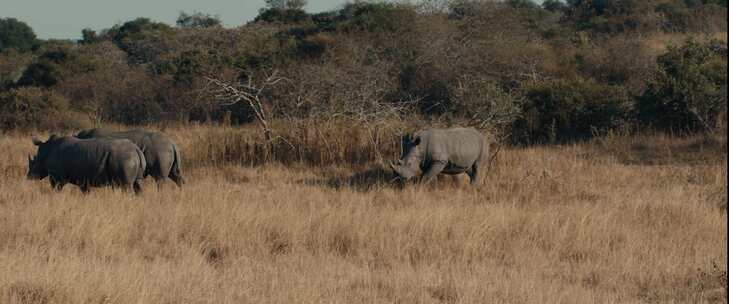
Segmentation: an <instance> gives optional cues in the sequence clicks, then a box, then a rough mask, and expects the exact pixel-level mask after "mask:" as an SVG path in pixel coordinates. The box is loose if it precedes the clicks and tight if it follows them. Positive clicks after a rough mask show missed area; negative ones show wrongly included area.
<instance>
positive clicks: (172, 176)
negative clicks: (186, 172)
mask: <svg viewBox="0 0 729 304" xmlns="http://www.w3.org/2000/svg"><path fill="white" fill-rule="evenodd" d="M170 179H171V180H172V181H173V182H175V184H176V185H177V187H180V188H182V185H183V184H184V183H185V179H184V178H182V176H180V175H179V174H170Z"/></svg>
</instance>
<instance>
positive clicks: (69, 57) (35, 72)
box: [17, 41, 103, 87]
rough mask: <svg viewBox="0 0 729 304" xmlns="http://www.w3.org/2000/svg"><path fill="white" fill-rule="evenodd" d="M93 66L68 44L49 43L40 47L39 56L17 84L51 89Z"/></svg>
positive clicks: (91, 61)
mask: <svg viewBox="0 0 729 304" xmlns="http://www.w3.org/2000/svg"><path fill="white" fill-rule="evenodd" d="M102 60H103V59H102ZM95 65H96V62H94V61H93V60H92V58H89V57H87V56H83V55H82V54H79V52H78V49H77V48H75V47H74V46H73V45H72V44H71V43H70V42H67V41H49V42H46V43H44V45H43V46H42V47H41V49H40V55H39V56H38V57H37V58H36V60H35V61H34V62H33V63H32V64H30V65H29V66H28V67H27V68H26V70H25V72H24V73H23V75H22V76H21V77H20V79H18V83H17V84H18V85H19V86H41V87H52V86H54V85H56V84H57V83H58V82H60V81H62V80H63V79H65V78H70V77H73V76H75V75H79V74H83V73H87V72H89V71H92V70H94V69H95Z"/></svg>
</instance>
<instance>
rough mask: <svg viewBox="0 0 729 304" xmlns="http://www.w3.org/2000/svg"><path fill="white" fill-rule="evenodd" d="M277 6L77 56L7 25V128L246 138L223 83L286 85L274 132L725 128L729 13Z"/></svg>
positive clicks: (565, 137) (1, 73) (592, 2)
mask: <svg viewBox="0 0 729 304" xmlns="http://www.w3.org/2000/svg"><path fill="white" fill-rule="evenodd" d="M267 2H268V3H269V6H268V7H267V8H265V9H262V10H261V11H260V12H259V14H258V16H257V17H256V19H255V20H253V21H251V22H249V23H247V24H245V25H243V26H240V27H237V28H223V27H222V26H221V22H220V20H219V19H217V18H216V17H214V16H210V15H207V14H203V13H193V14H186V13H182V14H181V15H180V17H179V18H178V20H177V23H176V25H175V26H170V25H167V24H164V23H160V22H155V21H153V20H149V19H145V18H138V19H135V20H131V21H128V22H125V23H123V24H118V25H114V26H112V27H110V28H108V29H105V30H102V31H99V32H95V31H93V30H90V29H86V30H84V31H83V32H82V34H83V38H82V39H81V40H79V41H65V40H47V41H38V40H37V39H36V38H35V35H34V34H33V30H32V29H31V28H30V27H28V26H27V25H26V24H25V23H23V22H21V21H18V20H15V19H12V18H7V19H0V129H2V130H13V129H19V128H21V129H22V128H36V129H59V128H79V127H85V126H89V125H91V124H95V123H100V122H116V123H123V124H148V123H156V122H160V121H182V122H187V121H201V122H211V121H215V122H225V123H233V124H239V123H248V122H251V121H252V120H254V119H255V115H254V113H253V112H252V111H251V109H250V107H249V106H248V104H246V103H239V104H235V105H228V104H222V103H220V102H219V98H218V97H220V93H221V91H220V90H219V88H218V87H216V86H214V85H211V82H210V79H211V78H214V79H218V80H222V81H225V82H229V83H238V82H241V83H246V84H250V86H251V87H253V88H260V87H262V86H263V85H262V82H263V81H264V80H265V79H266V77H267V76H268V75H271V74H272V73H274V72H275V73H276V75H280V76H281V77H283V80H282V81H280V82H278V83H276V84H275V85H272V86H268V87H266V89H265V90H264V91H262V92H261V97H262V98H261V100H262V102H263V109H264V110H265V111H266V112H267V114H268V115H269V117H271V119H274V120H298V121H301V120H312V121H317V120H334V119H338V120H351V121H355V122H358V123H364V124H371V123H378V122H382V121H387V120H408V119H417V120H423V121H430V122H437V123H439V124H459V125H463V124H468V125H472V126H476V127H479V128H484V129H492V130H493V129H496V130H499V131H500V132H501V133H503V134H507V135H508V136H509V138H510V140H511V141H512V142H514V143H519V144H532V143H546V142H566V141H572V140H579V139H584V138H589V137H591V136H593V135H595V134H601V133H604V132H607V131H610V130H621V131H622V130H625V131H630V130H635V129H638V128H640V129H658V130H668V131H674V132H696V131H707V130H709V129H711V128H713V126H714V125H715V124H716V123H717V121H716V120H717V119H718V118H717V117H718V116H720V114H721V113H725V112H726V103H727V102H726V97H727V91H726V88H727V78H726V77H727V47H726V31H727V3H726V1H725V0H616V1H605V0H570V1H568V2H567V3H564V2H561V1H556V0H547V1H544V2H543V4H542V5H537V4H535V3H534V2H531V1H529V0H507V1H478V0H454V1H447V0H427V1H422V2H421V3H418V4H400V3H391V2H368V1H358V2H355V3H349V4H346V5H344V6H343V7H341V8H340V9H337V10H333V11H330V12H325V13H318V14H310V13H308V12H306V11H304V10H302V8H301V7H302V6H301V5H297V6H294V7H292V6H286V5H283V6H281V5H271V3H272V2H275V1H267ZM298 2H301V1H298ZM298 2H297V3H298ZM284 3H285V1H284Z"/></svg>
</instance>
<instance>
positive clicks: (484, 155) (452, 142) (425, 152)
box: [390, 128, 489, 185]
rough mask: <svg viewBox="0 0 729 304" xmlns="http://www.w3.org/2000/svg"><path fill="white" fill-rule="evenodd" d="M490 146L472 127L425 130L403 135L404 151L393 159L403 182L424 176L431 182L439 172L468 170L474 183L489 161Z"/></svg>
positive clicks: (396, 173) (397, 174)
mask: <svg viewBox="0 0 729 304" xmlns="http://www.w3.org/2000/svg"><path fill="white" fill-rule="evenodd" d="M488 149H489V145H488V143H487V141H486V138H485V136H484V135H483V134H481V133H480V132H478V131H476V129H473V128H450V129H426V130H421V131H418V132H415V133H414V134H413V135H412V136H405V137H404V138H403V151H402V152H403V153H402V157H401V158H400V159H399V160H398V161H397V163H392V162H390V167H391V168H392V170H393V171H394V173H395V175H396V176H397V177H398V178H399V179H401V180H404V181H407V180H410V179H413V178H415V177H421V178H420V181H421V182H423V183H428V182H430V181H431V180H432V179H433V178H435V177H436V175H438V174H439V173H445V174H451V175H454V174H461V173H464V172H465V173H466V174H468V177H469V178H470V180H471V184H472V185H473V184H475V183H476V182H477V178H478V171H479V167H480V166H483V165H485V164H486V162H487V160H488V153H489V151H488Z"/></svg>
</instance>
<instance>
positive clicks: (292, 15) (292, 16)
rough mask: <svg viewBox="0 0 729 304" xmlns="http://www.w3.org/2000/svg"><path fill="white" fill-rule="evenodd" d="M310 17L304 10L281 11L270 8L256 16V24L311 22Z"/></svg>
mask: <svg viewBox="0 0 729 304" xmlns="http://www.w3.org/2000/svg"><path fill="white" fill-rule="evenodd" d="M309 20H310V17H309V14H307V13H306V12H305V11H304V10H302V9H281V8H269V9H264V10H261V12H260V13H259V14H258V16H256V19H254V22H271V23H283V24H287V23H302V22H306V21H309Z"/></svg>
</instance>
